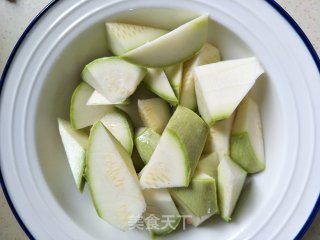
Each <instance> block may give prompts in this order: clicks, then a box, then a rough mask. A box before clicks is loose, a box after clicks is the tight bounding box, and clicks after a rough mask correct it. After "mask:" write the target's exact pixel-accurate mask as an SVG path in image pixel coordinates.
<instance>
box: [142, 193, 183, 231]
mask: <svg viewBox="0 0 320 240" xmlns="http://www.w3.org/2000/svg"><path fill="white" fill-rule="evenodd" d="M143 195H144V198H145V201H146V204H147V209H146V212H145V213H144V221H145V224H146V227H147V228H148V229H149V231H151V232H152V233H153V234H155V235H158V236H161V235H167V234H169V233H170V232H172V231H173V230H175V229H176V228H177V226H178V225H179V223H180V220H181V217H180V213H179V212H178V210H177V208H176V206H175V204H174V202H173V200H172V198H171V196H170V194H169V192H168V190H166V189H145V190H143ZM166 216H169V217H170V218H169V220H170V224H167V223H166V220H167V217H166ZM153 223H155V224H154V225H153Z"/></svg>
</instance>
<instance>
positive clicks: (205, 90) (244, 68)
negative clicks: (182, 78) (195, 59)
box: [194, 57, 264, 126]
mask: <svg viewBox="0 0 320 240" xmlns="http://www.w3.org/2000/svg"><path fill="white" fill-rule="evenodd" d="M263 72H264V70H263V68H262V67H261V65H260V63H259V61H258V60H257V59H256V58H255V57H250V58H243V59H237V60H228V61H222V62H217V63H212V64H207V65H202V66H198V67H196V68H195V70H194V74H195V87H196V95H197V102H198V109H199V112H200V114H201V116H202V118H203V119H204V120H205V122H206V123H207V124H208V125H211V126H212V125H213V124H214V123H215V122H217V121H219V120H223V119H226V118H229V117H230V116H231V114H232V113H233V111H234V110H235V109H236V107H237V106H238V105H239V104H240V102H241V101H242V99H243V98H244V97H245V96H246V94H247V93H248V92H249V90H250V89H251V87H252V86H253V85H254V83H255V81H256V79H257V78H258V77H259V76H260V75H261V74H262V73H263Z"/></svg>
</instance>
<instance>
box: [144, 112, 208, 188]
mask: <svg viewBox="0 0 320 240" xmlns="http://www.w3.org/2000/svg"><path fill="white" fill-rule="evenodd" d="M207 134H208V127H207V125H206V124H205V123H204V122H203V120H202V119H201V118H200V117H199V116H198V115H197V114H195V113H194V112H193V111H191V110H189V109H187V108H184V107H181V106H179V107H178V108H177V109H176V111H175V113H174V114H173V116H172V117H171V119H170V121H169V123H168V125H167V127H166V129H165V130H164V132H163V134H162V136H161V138H160V141H159V144H158V145H157V147H156V149H155V151H154V153H153V155H152V156H151V159H150V161H149V163H148V164H147V165H146V167H145V168H144V169H143V170H142V172H141V173H140V176H141V178H140V184H141V186H142V187H143V188H167V187H186V186H188V185H189V182H190V180H191V176H192V175H193V172H194V170H195V168H196V166H197V163H198V161H199V158H200V155H201V152H202V150H203V147H204V143H205V140H206V137H207Z"/></svg>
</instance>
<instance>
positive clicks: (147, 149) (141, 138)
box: [134, 128, 160, 164]
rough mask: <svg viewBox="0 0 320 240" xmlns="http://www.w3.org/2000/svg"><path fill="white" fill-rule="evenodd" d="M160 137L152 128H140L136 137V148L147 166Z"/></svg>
mask: <svg viewBox="0 0 320 240" xmlns="http://www.w3.org/2000/svg"><path fill="white" fill-rule="evenodd" d="M159 140H160V135H159V134H158V133H157V132H156V131H154V130H153V129H152V128H139V129H138V130H137V132H136V135H135V140H134V143H135V146H136V148H137V150H138V152H139V154H140V156H141V159H142V161H143V162H144V163H145V164H147V163H148V162H149V160H150V158H151V156H152V154H153V152H154V150H155V149H156V147H157V145H158V143H159Z"/></svg>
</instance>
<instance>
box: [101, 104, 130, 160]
mask: <svg viewBox="0 0 320 240" xmlns="http://www.w3.org/2000/svg"><path fill="white" fill-rule="evenodd" d="M100 121H101V122H102V124H103V125H104V126H105V127H106V128H107V129H108V130H109V131H110V132H111V133H112V135H113V136H114V137H115V138H116V139H117V140H118V141H119V142H120V143H121V145H122V146H123V147H124V148H125V149H126V150H127V152H128V153H129V155H131V154H132V149H133V127H132V124H131V122H130V119H129V118H128V116H127V114H125V113H124V112H122V111H121V110H120V109H117V108H114V109H112V110H111V111H110V112H108V113H107V114H106V115H105V116H104V117H103V118H101V120H100Z"/></svg>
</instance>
